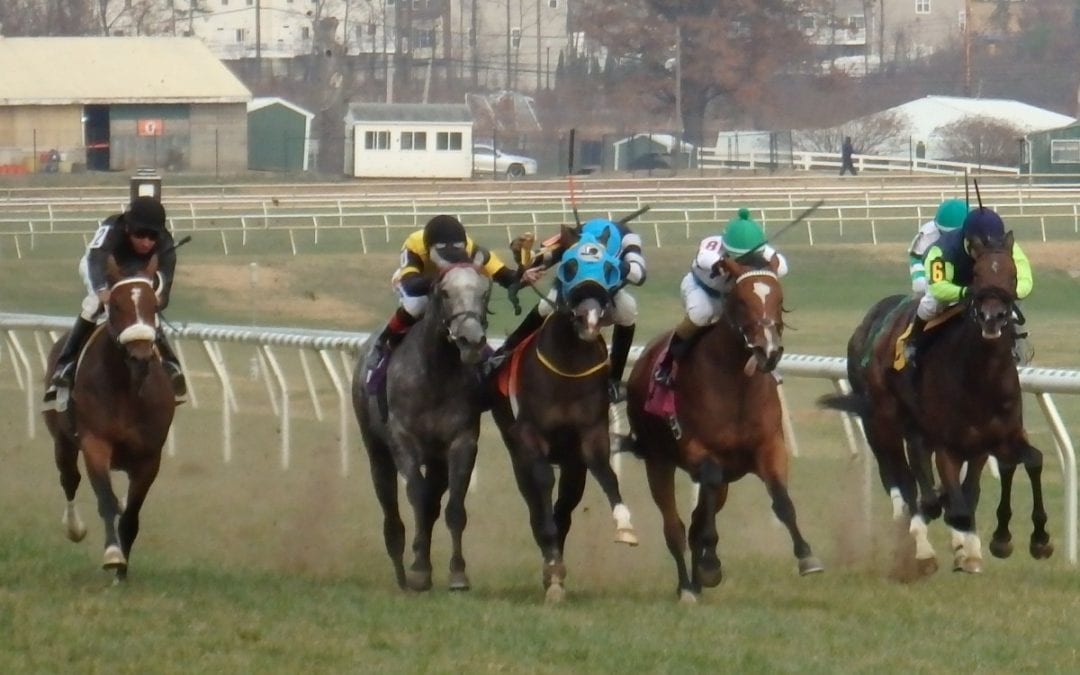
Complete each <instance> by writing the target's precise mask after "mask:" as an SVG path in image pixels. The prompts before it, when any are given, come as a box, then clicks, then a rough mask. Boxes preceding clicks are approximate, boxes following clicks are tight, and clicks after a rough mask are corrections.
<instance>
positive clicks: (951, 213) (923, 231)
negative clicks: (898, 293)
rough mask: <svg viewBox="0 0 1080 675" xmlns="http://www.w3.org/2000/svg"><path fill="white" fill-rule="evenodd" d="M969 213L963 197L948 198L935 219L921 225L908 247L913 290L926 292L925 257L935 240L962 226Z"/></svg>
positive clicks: (914, 291) (939, 207) (938, 209)
mask: <svg viewBox="0 0 1080 675" xmlns="http://www.w3.org/2000/svg"><path fill="white" fill-rule="evenodd" d="M967 214H968V207H967V203H966V202H964V200H962V199H946V200H945V201H943V202H941V204H939V205H938V208H937V213H935V214H934V218H933V220H928V221H926V222H925V223H923V224H922V225H921V226H919V232H918V234H916V235H915V238H914V239H912V240H911V246H909V247H908V269H909V271H910V273H911V292H912V293H916V294H918V293H925V292H926V268H925V267H923V258H924V257H925V256H926V252H927V251H929V250H930V247H931V246H933V244H934V242H936V241H937V240H938V239H940V238H941V235H943V234H945V233H946V232H952V231H953V230H955V229H957V228H959V227H961V226H962V225H963V224H964V218H965V217H966V216H967Z"/></svg>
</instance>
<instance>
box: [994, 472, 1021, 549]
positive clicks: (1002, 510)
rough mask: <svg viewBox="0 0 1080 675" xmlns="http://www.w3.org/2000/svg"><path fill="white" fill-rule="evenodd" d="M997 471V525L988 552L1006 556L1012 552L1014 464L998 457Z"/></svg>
mask: <svg viewBox="0 0 1080 675" xmlns="http://www.w3.org/2000/svg"><path fill="white" fill-rule="evenodd" d="M998 471H999V472H1000V474H1001V497H1000V498H999V499H998V505H997V527H996V528H994V535H993V537H992V538H991V539H990V553H991V554H993V556H994V557H995V558H1008V557H1009V556H1011V555H1012V552H1013V545H1012V532H1010V531H1009V523H1011V522H1012V488H1013V478H1014V477H1015V476H1016V464H1014V463H1013V462H1011V461H1004V460H1002V459H998Z"/></svg>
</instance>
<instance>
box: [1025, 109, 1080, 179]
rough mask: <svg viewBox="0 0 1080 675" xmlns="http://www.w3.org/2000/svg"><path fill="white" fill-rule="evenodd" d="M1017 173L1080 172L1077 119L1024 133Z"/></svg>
mask: <svg viewBox="0 0 1080 675" xmlns="http://www.w3.org/2000/svg"><path fill="white" fill-rule="evenodd" d="M1020 172H1021V173H1026V174H1071V175H1075V174H1080V122H1073V123H1072V124H1070V125H1068V126H1064V127H1059V128H1057V129H1047V130H1046V131H1036V132H1033V133H1030V134H1028V135H1027V136H1025V137H1024V148H1023V156H1022V157H1021V162H1020Z"/></svg>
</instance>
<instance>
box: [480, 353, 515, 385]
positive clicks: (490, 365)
mask: <svg viewBox="0 0 1080 675" xmlns="http://www.w3.org/2000/svg"><path fill="white" fill-rule="evenodd" d="M509 357H510V353H509V352H501V351H499V350H495V353H494V354H492V355H491V356H490V357H488V359H487V360H486V361H484V362H483V363H482V364H480V375H482V376H483V377H484V379H487V378H489V377H491V376H492V375H494V374H495V371H496V370H498V369H499V368H502V366H503V364H504V363H506V360H507V359H508V358H509Z"/></svg>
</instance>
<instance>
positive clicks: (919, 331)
mask: <svg viewBox="0 0 1080 675" xmlns="http://www.w3.org/2000/svg"><path fill="white" fill-rule="evenodd" d="M925 329H926V319H924V318H922V317H920V316H919V315H917V314H916V315H915V318H914V320H912V322H911V331H910V332H909V333H908V336H907V338H905V339H904V367H903V368H902V369H901V371H900V374H901V376H902V378H903V380H904V382H905V386H906V388H907V390H908V393H909V394H911V395H912V396H914V395H915V392H916V384H917V383H916V375H917V374H918V362H917V359H918V354H919V352H920V351H922V350H921V349H920V348H921V347H922V342H923V334H924V333H923V331H924V330H925Z"/></svg>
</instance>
